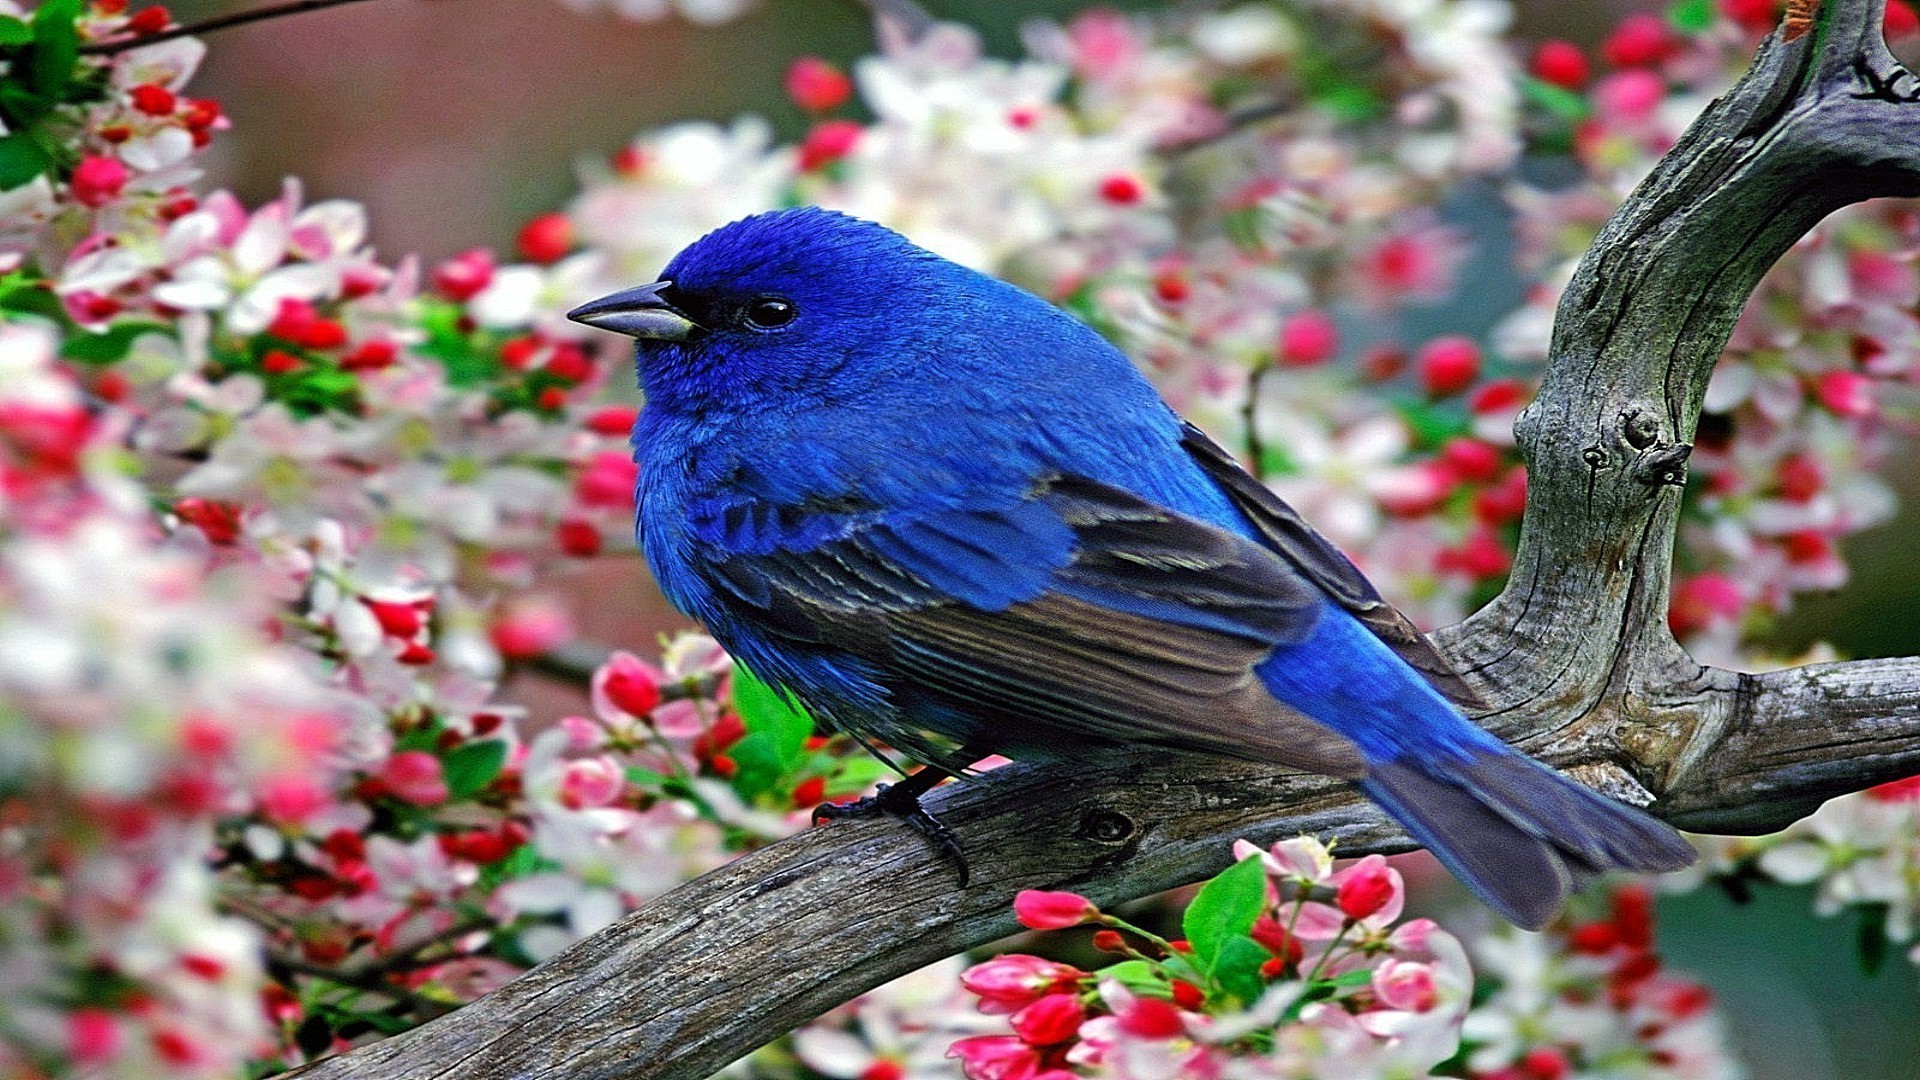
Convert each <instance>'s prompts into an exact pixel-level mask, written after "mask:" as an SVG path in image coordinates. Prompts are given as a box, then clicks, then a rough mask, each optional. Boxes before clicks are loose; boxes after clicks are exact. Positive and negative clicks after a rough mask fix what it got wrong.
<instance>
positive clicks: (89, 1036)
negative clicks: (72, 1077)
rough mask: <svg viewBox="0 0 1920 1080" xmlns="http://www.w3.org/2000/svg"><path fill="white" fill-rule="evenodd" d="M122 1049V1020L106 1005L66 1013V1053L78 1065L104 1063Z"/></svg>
mask: <svg viewBox="0 0 1920 1080" xmlns="http://www.w3.org/2000/svg"><path fill="white" fill-rule="evenodd" d="M119 1053H120V1021H119V1020H118V1019H116V1018H115V1017H114V1015H113V1014H112V1013H110V1012H108V1011H106V1010H105V1009H91V1008H83V1009H75V1010H73V1011H72V1012H71V1013H68V1014H67V1056H68V1057H71V1058H72V1059H73V1060H74V1063H75V1064H77V1065H102V1064H105V1063H106V1062H108V1061H111V1060H113V1058H114V1057H115V1056H116V1055H118V1054H119Z"/></svg>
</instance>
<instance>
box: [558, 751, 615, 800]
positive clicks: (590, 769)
mask: <svg viewBox="0 0 1920 1080" xmlns="http://www.w3.org/2000/svg"><path fill="white" fill-rule="evenodd" d="M626 785H627V774H626V770H625V769H624V768H622V767H621V765H620V763H619V762H618V761H615V760H614V759H613V758H611V757H607V756H605V755H601V756H599V757H591V758H583V759H581V760H578V761H569V762H568V763H567V765H566V769H565V770H564V771H563V772H562V773H561V777H560V802H561V804H562V805H564V806H566V807H567V808H568V809H570V810H584V809H587V808H589V807H596V806H607V805H609V804H611V803H612V802H613V801H614V800H615V799H618V798H619V797H620V793H621V792H622V791H623V790H625V788H626Z"/></svg>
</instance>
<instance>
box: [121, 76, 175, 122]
mask: <svg viewBox="0 0 1920 1080" xmlns="http://www.w3.org/2000/svg"><path fill="white" fill-rule="evenodd" d="M127 98H128V99H129V100H130V101H132V102H133V107H134V108H136V109H138V110H140V111H141V112H143V113H146V114H147V115H148V116H172V115H173V110H174V109H175V108H176V107H178V106H179V104H180V102H179V99H177V98H175V97H174V96H173V91H171V90H169V89H167V88H166V87H164V86H155V85H153V84H152V83H145V84H142V85H140V86H136V87H134V88H133V89H131V90H129V91H127Z"/></svg>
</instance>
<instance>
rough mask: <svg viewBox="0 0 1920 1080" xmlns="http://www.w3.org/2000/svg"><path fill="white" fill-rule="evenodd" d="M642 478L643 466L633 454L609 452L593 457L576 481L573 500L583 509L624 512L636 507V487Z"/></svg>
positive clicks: (616, 451)
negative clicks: (594, 507)
mask: <svg viewBox="0 0 1920 1080" xmlns="http://www.w3.org/2000/svg"><path fill="white" fill-rule="evenodd" d="M639 479H640V466H638V465H636V464H634V461H633V455H631V454H625V453H621V452H620V451H618V450H608V451H606V452H604V453H599V454H595V455H593V457H592V458H590V459H588V461H587V464H586V467H585V468H584V469H582V470H581V472H580V476H579V478H578V479H577V480H575V481H574V482H573V497H574V498H575V499H577V500H579V501H580V505H582V506H598V507H605V508H607V509H610V510H625V509H630V508H631V507H632V506H633V488H634V484H635V483H636V482H637V481H638V480H639Z"/></svg>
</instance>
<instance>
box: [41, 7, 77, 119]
mask: <svg viewBox="0 0 1920 1080" xmlns="http://www.w3.org/2000/svg"><path fill="white" fill-rule="evenodd" d="M79 18H80V0H47V2H46V3H44V4H41V5H40V7H39V8H38V9H37V10H36V11H34V13H33V58H32V61H31V63H30V65H29V67H30V69H31V70H32V72H33V88H34V89H35V90H37V91H39V93H40V96H41V97H44V98H49V99H51V100H55V101H57V100H59V98H60V95H62V94H64V93H66V91H67V87H68V86H69V85H70V84H72V82H73V74H74V71H73V69H74V65H75V64H78V63H79V62H80V30H79V27H78V26H76V25H75V23H76V22H78V20H79Z"/></svg>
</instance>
